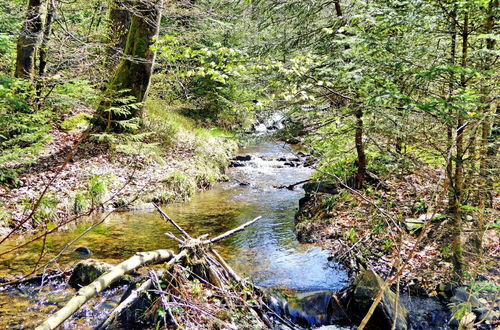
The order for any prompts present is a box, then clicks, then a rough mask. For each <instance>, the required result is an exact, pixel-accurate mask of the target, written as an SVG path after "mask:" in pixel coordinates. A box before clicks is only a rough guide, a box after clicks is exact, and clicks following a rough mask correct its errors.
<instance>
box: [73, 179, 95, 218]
mask: <svg viewBox="0 0 500 330" xmlns="http://www.w3.org/2000/svg"><path fill="white" fill-rule="evenodd" d="M90 187H91V186H90V185H89V188H90ZM88 206H89V196H88V194H87V193H86V192H83V191H77V192H76V193H75V196H74V197H73V213H75V214H82V213H84V212H85V210H86V209H87V208H88Z"/></svg>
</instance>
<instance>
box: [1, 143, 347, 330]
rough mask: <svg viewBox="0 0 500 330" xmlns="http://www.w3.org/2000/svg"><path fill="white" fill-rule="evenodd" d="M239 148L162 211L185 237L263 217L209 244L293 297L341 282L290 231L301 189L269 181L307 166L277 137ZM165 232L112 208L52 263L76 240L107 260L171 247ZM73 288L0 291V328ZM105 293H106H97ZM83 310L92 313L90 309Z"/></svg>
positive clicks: (321, 256) (16, 266) (73, 258)
mask: <svg viewBox="0 0 500 330" xmlns="http://www.w3.org/2000/svg"><path fill="white" fill-rule="evenodd" d="M241 154H244V155H251V156H252V159H251V160H250V161H245V162H242V163H244V164H245V166H243V167H233V168H230V169H229V170H228V173H227V174H228V176H229V177H230V179H231V180H230V181H228V182H224V183H220V184H217V185H216V186H215V187H214V188H213V189H211V190H209V191H204V192H200V193H198V194H196V196H194V197H193V198H192V199H191V200H190V201H189V202H186V203H177V204H171V205H167V206H164V207H163V210H164V211H165V212H166V213H167V214H169V216H171V217H172V218H173V219H174V220H176V221H177V222H178V223H179V224H180V225H181V226H182V227H183V228H184V229H185V230H186V231H188V232H189V233H190V234H191V235H192V236H198V235H201V234H205V233H207V234H209V235H210V236H212V237H213V236H215V235H217V234H219V233H222V232H224V231H227V230H229V229H232V228H234V227H236V226H238V225H240V224H242V223H244V222H246V221H248V220H251V219H252V218H254V217H256V216H262V219H260V220H259V221H257V222H256V223H255V224H254V225H252V226H250V227H249V228H247V229H246V230H244V231H242V232H240V233H237V234H235V235H233V236H231V237H229V238H227V239H226V240H224V241H222V242H220V243H218V244H217V246H216V248H217V250H218V251H219V252H220V253H221V254H222V255H223V257H224V258H225V259H226V260H227V261H228V262H229V264H230V265H231V266H232V267H234V268H235V270H236V271H238V272H239V273H241V274H243V275H244V276H248V277H250V278H251V279H252V280H253V281H254V282H255V283H256V284H257V285H259V286H262V287H266V288H280V289H286V290H288V291H289V290H292V292H296V296H297V297H300V296H304V295H306V296H307V294H308V293H309V292H310V293H312V292H318V291H320V292H321V291H324V290H338V289H340V288H342V287H343V286H344V285H345V283H346V281H347V274H346V272H345V271H344V270H343V269H342V268H340V267H339V266H338V265H335V264H331V263H329V262H328V260H327V257H328V253H327V251H325V250H323V249H321V248H320V247H318V246H314V245H306V244H301V243H299V242H298V241H297V239H296V237H295V234H294V232H293V222H294V220H293V219H294V214H295V212H296V209H297V206H298V200H299V199H300V198H301V197H302V195H303V191H302V190H301V189H300V188H299V189H296V190H294V191H290V190H287V189H277V188H276V187H277V186H282V185H289V184H292V183H295V182H298V181H301V180H305V179H307V178H309V176H310V175H311V170H310V169H308V168H305V167H302V166H296V167H290V166H287V165H284V163H285V162H284V161H283V160H280V161H278V160H277V159H279V158H293V157H295V156H294V154H293V153H292V152H291V150H290V146H288V145H285V144H283V143H279V142H260V143H257V144H255V145H252V146H249V147H246V148H244V149H242V150H241ZM87 226H88V224H83V223H82V224H79V225H77V226H76V228H74V229H73V230H70V231H66V232H60V233H56V234H54V235H52V236H51V237H49V238H47V244H46V252H47V255H46V257H45V258H46V259H49V258H50V257H51V256H53V255H54V254H55V253H57V252H59V251H60V250H61V248H62V247H63V246H64V245H65V244H66V243H67V242H69V241H70V240H72V239H73V238H75V237H77V236H78V235H79V234H80V233H81V232H82V231H83V230H84V229H85V228H86V227H87ZM167 231H172V232H174V233H175V229H174V228H173V227H172V226H171V225H170V224H167V223H165V222H164V221H163V220H162V219H161V218H160V217H159V215H158V214H157V213H156V212H126V213H116V214H113V215H112V216H111V217H109V218H108V219H107V220H106V221H105V222H104V223H103V224H101V225H99V226H98V227H96V228H95V229H93V230H92V231H91V232H90V233H88V234H87V235H86V236H85V237H83V238H82V239H80V240H79V241H78V242H77V243H76V244H75V245H74V246H73V247H72V248H70V249H68V252H66V253H64V254H63V255H62V257H61V258H60V259H59V265H68V264H72V263H75V262H77V261H78V260H79V259H78V258H79V256H78V255H77V254H76V253H74V252H71V251H73V250H74V249H75V248H76V247H78V246H86V247H88V248H89V249H90V250H91V251H92V252H93V256H92V258H96V259H99V260H102V261H107V262H112V263H116V262H119V261H122V260H124V259H126V258H128V257H130V256H132V255H133V254H134V253H135V252H137V251H148V250H154V249H159V248H171V249H174V250H175V249H176V245H177V244H176V243H175V242H173V241H172V240H171V239H169V238H167V237H166V236H165V235H164V233H165V232H167ZM20 242H21V241H19V242H15V243H17V244H19V243H20ZM7 248H9V246H2V247H1V248H0V250H5V249H7ZM40 248H41V243H36V244H33V245H31V246H30V247H28V248H25V249H21V250H19V251H18V252H16V253H13V254H11V255H9V257H8V258H5V259H2V260H0V275H6V274H11V275H12V274H22V273H28V272H29V271H30V270H31V268H32V267H33V264H34V262H35V261H36V259H37V253H38V252H39V251H40ZM117 290H119V289H117ZM72 293H73V292H72V291H71V290H68V289H65V288H64V287H62V286H61V287H53V288H45V289H43V290H41V291H38V290H36V289H34V288H31V287H26V288H24V289H22V288H21V289H18V290H11V291H5V292H1V291H0V328H20V327H23V326H26V327H30V326H32V325H33V324H34V323H36V322H37V321H39V320H40V319H42V318H43V316H44V315H46V313H48V312H51V311H52V310H55V309H56V308H59V307H61V306H62V305H63V304H64V302H65V301H66V300H67V299H68V296H69V295H70V294H72ZM118 294H119V292H114V293H109V294H107V296H104V297H101V298H98V299H101V300H102V301H97V302H96V303H97V304H100V305H99V306H101V307H100V308H99V310H100V311H101V312H103V311H106V310H108V309H109V310H110V309H111V308H113V306H114V305H115V304H116V300H117V299H119V297H117V296H119V295H118ZM113 295H115V296H113ZM106 297H109V298H110V299H108V300H106V299H104V298H106ZM24 310H26V311H27V312H26V313H24V312H23V311H24ZM83 312H85V313H87V314H93V313H96V312H95V311H92V310H90V309H88V310H84V311H83ZM83 312H82V313H83ZM74 322H75V321H72V322H70V323H69V325H67V326H66V327H69V328H74V327H75V326H77V325H79V326H80V327H85V324H78V323H74Z"/></svg>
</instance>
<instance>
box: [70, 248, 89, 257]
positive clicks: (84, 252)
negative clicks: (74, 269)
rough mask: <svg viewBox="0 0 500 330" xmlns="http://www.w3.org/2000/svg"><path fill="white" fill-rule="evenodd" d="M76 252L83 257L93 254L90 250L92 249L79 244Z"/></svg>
mask: <svg viewBox="0 0 500 330" xmlns="http://www.w3.org/2000/svg"><path fill="white" fill-rule="evenodd" d="M74 252H76V253H78V255H79V256H80V257H81V258H82V259H86V258H88V257H90V256H91V255H92V251H90V249H89V248H88V247H86V246H79V247H77V248H76V249H75V251H74Z"/></svg>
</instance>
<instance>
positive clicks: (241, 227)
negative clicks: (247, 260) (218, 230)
mask: <svg viewBox="0 0 500 330" xmlns="http://www.w3.org/2000/svg"><path fill="white" fill-rule="evenodd" d="M260 218H262V217H261V216H258V217H257V218H255V219H253V220H250V221H248V222H247V223H244V224H242V225H241V226H239V227H236V228H234V229H231V230H229V231H226V232H225V233H224V234H220V235H219V236H217V237H215V238H212V239H209V240H206V241H202V244H213V243H215V242H218V241H220V240H222V239H224V238H226V237H228V236H231V235H232V234H234V233H237V232H239V231H242V230H243V229H245V228H246V227H248V226H250V225H252V224H254V223H255V222H256V221H257V220H259V219H260Z"/></svg>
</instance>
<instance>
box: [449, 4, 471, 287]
mask: <svg viewBox="0 0 500 330" xmlns="http://www.w3.org/2000/svg"><path fill="white" fill-rule="evenodd" d="M461 37H462V59H461V63H460V65H461V66H462V68H464V69H465V68H466V67H467V55H468V38H469V14H468V12H466V13H465V14H464V24H463V29H462V31H461ZM460 86H461V87H462V88H463V89H465V88H466V87H467V79H466V77H465V73H462V74H461V75H460ZM464 133H465V120H464V118H463V115H462V113H461V112H460V110H459V111H457V138H456V140H455V144H456V146H455V148H456V154H455V173H454V178H453V183H454V184H453V195H452V197H453V200H452V204H451V206H452V209H451V211H452V216H453V230H452V232H453V243H452V244H453V258H452V260H453V268H454V271H455V274H456V275H457V277H458V278H459V279H460V278H462V276H463V272H464V260H463V252H462V210H461V206H462V197H463V183H464V153H465V150H464Z"/></svg>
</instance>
